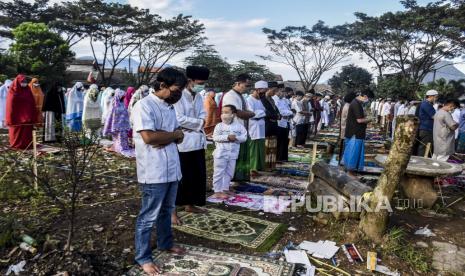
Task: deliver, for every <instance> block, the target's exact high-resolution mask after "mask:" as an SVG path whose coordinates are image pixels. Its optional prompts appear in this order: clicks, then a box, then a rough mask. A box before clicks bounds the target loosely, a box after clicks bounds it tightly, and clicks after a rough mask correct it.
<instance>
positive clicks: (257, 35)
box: [7, 0, 465, 82]
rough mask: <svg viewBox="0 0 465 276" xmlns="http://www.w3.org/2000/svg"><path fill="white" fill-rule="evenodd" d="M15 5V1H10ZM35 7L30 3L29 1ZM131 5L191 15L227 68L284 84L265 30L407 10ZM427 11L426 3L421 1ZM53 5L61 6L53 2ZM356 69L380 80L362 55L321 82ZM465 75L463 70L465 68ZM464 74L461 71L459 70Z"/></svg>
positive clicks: (84, 46)
mask: <svg viewBox="0 0 465 276" xmlns="http://www.w3.org/2000/svg"><path fill="white" fill-rule="evenodd" d="M7 1H11V0H7ZM26 1H32V0H26ZM114 1H118V2H121V3H129V4H131V5H133V6H137V7H139V8H145V9H150V10H151V12H153V13H157V14H159V15H161V16H162V17H172V16H175V15H177V14H179V13H182V14H184V15H192V16H193V18H194V19H198V20H199V21H200V22H202V23H203V24H204V25H205V35H206V37H207V38H208V41H207V43H208V44H212V45H214V47H215V48H216V49H217V50H218V52H219V53H220V55H221V56H223V57H224V58H225V59H226V60H227V61H228V62H230V63H235V62H237V61H239V60H253V61H256V62H258V63H260V64H265V65H267V66H268V67H269V68H270V69H271V71H272V72H273V73H276V74H280V75H282V76H283V78H284V80H298V77H297V74H296V73H295V72H294V71H293V69H292V68H290V67H289V66H286V65H283V64H279V63H273V62H270V61H264V60H262V59H261V58H259V57H258V55H262V56H267V55H269V54H270V52H269V50H268V49H267V47H266V42H267V38H266V36H265V34H263V33H262V28H264V27H267V28H272V29H281V28H283V27H286V26H303V25H305V26H309V27H310V26H312V25H313V24H315V23H316V22H317V21H318V20H322V21H324V22H325V23H326V24H328V25H330V26H334V25H339V24H344V23H346V22H353V21H354V20H355V16H354V15H353V14H354V12H364V13H366V14H368V15H374V16H375V15H381V14H383V13H384V12H387V11H399V10H403V7H402V5H401V4H400V2H399V0H114ZM417 1H418V3H419V4H420V5H425V4H427V3H428V2H429V1H428V0H417ZM51 2H61V1H60V0H51ZM72 50H73V51H75V52H76V56H77V57H81V56H91V55H92V53H91V49H90V46H89V41H88V40H83V41H81V42H80V43H78V44H77V45H76V46H74V47H73V48H72ZM187 54H188V53H186V54H184V55H179V56H177V57H175V58H174V59H173V60H171V61H170V62H169V63H170V64H173V65H177V66H184V65H185V64H184V62H183V60H184V58H185V57H186V55H187ZM351 63H352V64H356V65H358V66H361V67H364V68H366V69H368V70H369V71H370V72H372V73H373V74H374V75H375V76H376V70H374V68H373V66H372V64H371V63H369V61H368V60H367V59H366V58H363V57H361V56H360V55H359V54H352V55H350V56H349V57H348V58H347V59H346V60H345V61H344V62H343V63H341V64H340V65H338V66H337V67H336V68H335V69H333V70H331V71H329V72H327V73H325V74H324V75H323V76H322V79H321V82H325V81H327V79H329V78H330V77H331V76H332V75H333V74H334V73H335V72H336V71H338V70H340V68H341V67H342V66H343V65H347V64H351ZM462 67H463V68H461V69H465V65H463V66H462ZM459 68H460V66H459Z"/></svg>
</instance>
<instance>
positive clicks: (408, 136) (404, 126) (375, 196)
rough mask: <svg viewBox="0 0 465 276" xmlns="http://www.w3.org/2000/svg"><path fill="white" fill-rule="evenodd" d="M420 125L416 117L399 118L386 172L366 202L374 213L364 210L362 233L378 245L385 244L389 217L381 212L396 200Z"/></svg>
mask: <svg viewBox="0 0 465 276" xmlns="http://www.w3.org/2000/svg"><path fill="white" fill-rule="evenodd" d="M418 125H419V121H418V118H416V117H415V116H399V117H397V127H396V129H395V135H394V141H393V145H392V147H391V150H390V151H389V155H388V157H387V160H386V163H385V164H384V171H383V173H382V174H381V176H380V178H379V180H378V184H377V185H376V187H375V189H374V190H373V192H372V193H370V195H369V197H368V199H367V202H365V203H366V204H367V206H368V207H370V209H371V210H374V212H368V211H366V210H364V211H362V214H361V215H360V224H359V226H360V228H361V230H362V231H363V232H364V233H365V234H366V235H367V237H368V238H370V239H372V240H373V241H375V242H377V243H380V242H381V241H382V237H383V234H384V232H385V230H386V226H387V222H388V218H389V214H388V210H386V209H380V210H377V209H378V207H380V206H382V204H383V203H386V201H387V202H390V201H391V200H392V197H393V195H394V192H395V191H396V188H397V186H398V185H399V183H400V181H401V178H402V176H403V174H404V173H405V171H406V168H407V165H408V163H409V160H410V156H411V153H412V147H413V144H414V143H415V137H416V133H417V128H418Z"/></svg>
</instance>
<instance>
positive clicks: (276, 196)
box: [207, 189, 304, 215]
mask: <svg viewBox="0 0 465 276" xmlns="http://www.w3.org/2000/svg"><path fill="white" fill-rule="evenodd" d="M266 192H267V193H269V194H265V193H263V194H249V193H238V194H235V195H233V196H230V197H229V198H227V199H220V198H215V197H213V196H210V197H208V198H207V201H208V202H210V203H217V204H218V203H223V204H226V205H230V206H236V207H242V208H246V209H250V210H254V211H263V212H265V213H273V214H276V215H281V214H282V213H284V212H285V211H286V210H288V208H289V206H290V205H291V204H292V202H293V200H294V201H302V200H304V197H303V194H302V193H300V194H292V193H290V192H289V193H285V194H284V192H282V191H281V192H280V191H274V190H273V189H268V190H267V191H266ZM291 199H292V200H291Z"/></svg>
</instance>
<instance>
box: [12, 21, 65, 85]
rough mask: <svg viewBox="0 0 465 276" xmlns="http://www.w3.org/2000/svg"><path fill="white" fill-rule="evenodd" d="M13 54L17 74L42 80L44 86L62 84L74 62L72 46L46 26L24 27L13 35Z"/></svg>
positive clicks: (17, 28) (21, 26)
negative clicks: (37, 77) (69, 66)
mask: <svg viewBox="0 0 465 276" xmlns="http://www.w3.org/2000/svg"><path fill="white" fill-rule="evenodd" d="M12 33H13V36H14V43H13V44H12V45H11V47H10V52H11V54H12V56H13V58H14V60H15V63H16V64H17V71H18V72H23V73H26V74H29V75H37V76H41V78H42V80H43V81H45V82H53V81H60V80H63V78H64V74H65V71H66V66H67V63H69V62H71V60H72V59H73V58H74V53H73V52H71V51H70V49H69V45H68V44H67V43H66V42H65V41H64V40H63V39H62V38H61V37H60V36H59V35H58V34H56V33H53V32H51V31H50V30H49V28H48V27H47V25H45V24H44V23H31V22H25V23H21V24H20V25H19V26H18V27H16V28H15V29H13V31H12Z"/></svg>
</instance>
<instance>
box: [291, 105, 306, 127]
mask: <svg viewBox="0 0 465 276" xmlns="http://www.w3.org/2000/svg"><path fill="white" fill-rule="evenodd" d="M302 105H303V103H302V101H299V100H297V99H294V101H292V109H294V110H295V112H296V114H295V116H294V118H293V120H294V123H295V124H296V125H301V124H304V123H305V116H304V115H303V114H300V112H302V111H303V106H302Z"/></svg>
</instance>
